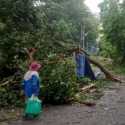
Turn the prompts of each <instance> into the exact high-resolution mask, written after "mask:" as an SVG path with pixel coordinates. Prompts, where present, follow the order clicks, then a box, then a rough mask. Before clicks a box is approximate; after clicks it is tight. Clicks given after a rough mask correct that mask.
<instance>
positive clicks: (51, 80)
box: [0, 0, 98, 106]
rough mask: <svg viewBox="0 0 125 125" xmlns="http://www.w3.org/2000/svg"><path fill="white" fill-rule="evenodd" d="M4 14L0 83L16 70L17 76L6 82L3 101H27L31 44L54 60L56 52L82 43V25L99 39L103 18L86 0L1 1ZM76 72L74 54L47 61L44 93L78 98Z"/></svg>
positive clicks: (52, 98)
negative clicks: (23, 85) (25, 86)
mask: <svg viewBox="0 0 125 125" xmlns="http://www.w3.org/2000/svg"><path fill="white" fill-rule="evenodd" d="M0 15H1V16H0V34H1V35H0V80H1V82H0V83H1V84H2V83H4V82H5V81H6V80H9V77H11V76H10V75H12V77H13V76H14V75H15V79H14V81H17V82H16V83H15V82H13V81H11V82H9V84H7V85H5V86H2V87H0V102H1V103H0V106H3V105H4V106H7V105H8V104H16V105H20V102H21V101H22V100H21V98H22V92H21V89H22V88H21V78H23V74H24V73H25V72H26V70H27V64H26V59H27V56H26V53H25V48H31V47H36V48H38V51H37V53H36V55H35V57H36V58H37V59H39V60H41V61H42V60H44V59H47V60H49V59H50V58H49V57H51V55H53V54H56V53H61V52H63V53H65V52H66V51H67V50H68V49H71V47H73V46H79V43H80V40H81V27H82V26H83V27H84V31H85V33H87V36H86V39H85V40H86V42H87V43H89V44H95V43H96V38H97V25H98V21H97V19H96V18H95V17H94V15H93V14H92V13H91V12H90V10H89V9H88V8H87V6H86V5H85V4H84V2H83V0H77V1H76V0H7V1H5V0H0ZM52 59H53V60H55V59H56V57H52ZM74 71H75V70H74V64H73V62H72V60H71V59H68V60H64V61H60V62H59V63H57V64H45V65H43V69H42V72H41V76H42V85H41V87H42V88H41V92H42V95H41V96H44V98H45V100H46V101H48V102H58V103H63V102H65V101H66V100H68V99H69V98H72V96H74V92H76V91H77V85H76V76H75V74H74ZM18 77H19V78H18ZM46 77H47V78H48V79H46ZM17 79H18V80H17ZM57 90H58V91H57ZM22 99H23V98H22ZM15 100H16V101H15Z"/></svg>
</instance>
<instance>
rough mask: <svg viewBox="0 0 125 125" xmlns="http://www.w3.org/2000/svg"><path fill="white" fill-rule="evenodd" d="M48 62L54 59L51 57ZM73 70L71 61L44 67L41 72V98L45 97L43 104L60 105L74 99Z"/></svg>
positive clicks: (75, 85) (76, 87) (74, 81)
mask: <svg viewBox="0 0 125 125" xmlns="http://www.w3.org/2000/svg"><path fill="white" fill-rule="evenodd" d="M50 60H51V61H52V60H56V58H55V57H51V59H50ZM74 68H75V67H74V64H73V62H72V60H71V59H66V60H65V61H63V60H62V61H59V62H57V63H53V64H49V65H45V66H44V68H43V70H42V72H41V76H42V88H41V90H42V91H41V96H44V97H45V100H44V101H45V102H49V103H52V104H61V103H66V102H68V101H69V99H71V98H72V97H74V95H75V93H76V91H77V90H78V86H77V83H76V76H75V69H74Z"/></svg>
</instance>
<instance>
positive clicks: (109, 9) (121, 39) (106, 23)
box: [100, 0, 125, 60]
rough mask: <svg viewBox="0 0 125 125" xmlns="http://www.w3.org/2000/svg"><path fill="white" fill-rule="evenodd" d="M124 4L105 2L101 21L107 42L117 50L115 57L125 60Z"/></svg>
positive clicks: (113, 0) (112, 1) (115, 1)
mask: <svg viewBox="0 0 125 125" xmlns="http://www.w3.org/2000/svg"><path fill="white" fill-rule="evenodd" d="M123 5H124V2H123V3H120V2H119V1H118V0H109V1H107V0H105V1H104V2H103V3H102V4H101V5H100V7H101V20H102V23H103V31H104V35H105V38H106V41H107V42H110V44H111V45H112V46H113V47H114V48H116V51H115V55H117V58H118V57H119V58H121V59H122V60H124V59H125V51H124V49H123V48H124V46H125V34H124V29H125V24H124V22H125V18H124V14H123V13H124V10H125V6H123Z"/></svg>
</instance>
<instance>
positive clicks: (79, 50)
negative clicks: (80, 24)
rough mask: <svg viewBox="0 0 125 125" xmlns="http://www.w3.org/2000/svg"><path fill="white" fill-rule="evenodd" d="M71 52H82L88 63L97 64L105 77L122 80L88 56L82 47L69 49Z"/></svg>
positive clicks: (117, 80)
mask: <svg viewBox="0 0 125 125" xmlns="http://www.w3.org/2000/svg"><path fill="white" fill-rule="evenodd" d="M71 51H72V52H82V53H84V54H85V55H86V57H87V59H88V60H89V62H90V63H92V64H93V65H95V66H97V67H98V68H99V69H100V70H101V71H102V72H103V73H104V74H105V76H106V79H108V80H112V81H115V82H120V83H121V82H123V81H122V80H121V79H119V78H118V77H117V76H115V75H113V74H112V73H111V72H110V71H108V70H107V69H106V68H105V67H104V66H103V65H102V64H100V63H99V62H97V61H95V60H94V59H92V58H90V55H89V54H88V53H87V52H86V51H85V50H84V49H82V48H75V49H72V50H71Z"/></svg>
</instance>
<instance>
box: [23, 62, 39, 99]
mask: <svg viewBox="0 0 125 125" xmlns="http://www.w3.org/2000/svg"><path fill="white" fill-rule="evenodd" d="M40 68H41V65H40V64H39V63H37V62H32V63H31V64H30V66H29V71H27V72H26V74H25V75H24V79H23V90H24V94H25V96H26V98H30V97H31V96H32V95H34V96H38V95H39V91H40V78H39V74H38V71H39V69H40Z"/></svg>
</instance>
